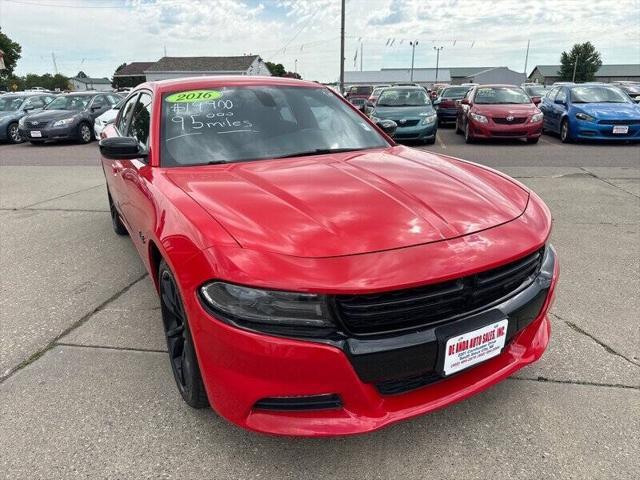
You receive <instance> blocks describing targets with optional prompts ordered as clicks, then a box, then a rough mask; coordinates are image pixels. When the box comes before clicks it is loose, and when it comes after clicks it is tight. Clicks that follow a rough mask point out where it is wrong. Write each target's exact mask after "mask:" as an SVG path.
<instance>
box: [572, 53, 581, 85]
mask: <svg viewBox="0 0 640 480" xmlns="http://www.w3.org/2000/svg"><path fill="white" fill-rule="evenodd" d="M578 58H579V55H576V60H575V62H574V64H573V77H572V78H571V81H572V82H575V81H576V69H577V68H578Z"/></svg>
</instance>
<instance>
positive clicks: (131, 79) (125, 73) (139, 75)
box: [113, 62, 156, 87]
mask: <svg viewBox="0 0 640 480" xmlns="http://www.w3.org/2000/svg"><path fill="white" fill-rule="evenodd" d="M154 63H156V62H131V63H128V64H127V65H125V66H124V67H122V68H121V69H120V70H118V71H117V72H116V73H114V74H113V83H114V85H115V86H117V87H135V86H137V85H140V84H141V83H144V82H146V80H147V79H146V76H145V74H144V72H145V70H147V69H148V68H149V67H150V66H151V65H153V64H154Z"/></svg>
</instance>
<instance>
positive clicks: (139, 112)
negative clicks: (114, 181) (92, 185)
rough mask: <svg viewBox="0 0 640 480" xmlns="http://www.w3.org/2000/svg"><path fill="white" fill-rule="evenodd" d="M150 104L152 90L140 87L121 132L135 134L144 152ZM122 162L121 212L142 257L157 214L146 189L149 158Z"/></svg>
mask: <svg viewBox="0 0 640 480" xmlns="http://www.w3.org/2000/svg"><path fill="white" fill-rule="evenodd" d="M151 108H152V95H151V92H149V91H146V90H143V91H142V92H141V93H140V95H139V97H138V99H137V101H136V104H135V106H134V108H133V111H132V113H131V119H130V121H129V122H128V125H127V130H126V132H125V135H124V136H126V137H133V138H135V139H136V140H137V141H138V145H139V147H140V150H141V151H143V152H149V144H150V133H151ZM121 165H122V172H121V178H122V183H121V185H122V193H123V197H124V198H125V199H126V200H125V202H124V204H123V206H122V208H123V210H122V213H123V215H124V216H125V217H126V219H127V222H128V223H129V226H130V227H131V230H130V231H131V233H132V237H133V238H132V240H133V243H134V244H135V245H136V247H137V248H138V250H139V251H140V253H141V254H142V258H146V256H147V248H148V247H147V239H148V237H149V233H150V232H152V231H153V229H154V225H155V214H156V209H155V207H154V203H153V200H152V198H153V196H152V195H151V193H150V191H149V185H150V180H151V167H150V166H149V164H148V158H145V157H140V158H136V159H134V160H121Z"/></svg>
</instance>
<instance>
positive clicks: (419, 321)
mask: <svg viewBox="0 0 640 480" xmlns="http://www.w3.org/2000/svg"><path fill="white" fill-rule="evenodd" d="M542 254H543V251H542V250H540V251H537V252H536V253H534V254H532V255H528V256H527V257H524V258H522V259H520V260H517V261H515V262H512V263H509V264H507V265H504V266H502V267H499V268H494V269H492V270H488V271H486V272H482V273H478V274H476V275H471V276H468V277H463V278H459V279H457V280H453V281H449V282H444V283H438V284H435V285H427V286H424V287H418V288H412V289H409V290H396V291H392V292H382V293H376V294H366V295H339V296H337V297H336V308H337V312H338V315H339V316H340V319H341V320H342V322H343V323H344V326H345V328H346V329H347V330H349V331H350V332H352V333H354V334H361V335H371V334H377V333H384V332H389V331H393V330H400V329H404V328H411V327H416V326H429V325H434V324H437V323H439V322H442V321H443V320H447V319H449V318H452V317H456V316H458V315H462V314H465V313H467V312H470V311H472V310H476V309H478V308H481V307H483V306H485V305H488V304H491V303H493V302H494V301H496V300H498V299H500V298H503V297H505V296H507V295H509V294H510V293H512V292H514V291H515V290H516V289H518V288H520V287H521V286H522V285H523V284H525V283H528V282H530V281H532V279H533V275H534V274H536V273H537V272H538V270H539V268H540V264H541V262H542Z"/></svg>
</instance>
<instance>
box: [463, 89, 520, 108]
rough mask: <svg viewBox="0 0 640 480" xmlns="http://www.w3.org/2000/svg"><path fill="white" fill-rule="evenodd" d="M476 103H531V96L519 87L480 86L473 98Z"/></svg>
mask: <svg viewBox="0 0 640 480" xmlns="http://www.w3.org/2000/svg"><path fill="white" fill-rule="evenodd" d="M474 102H475V103H478V104H487V105H496V104H498V105H499V104H514V103H515V104H520V103H531V98H530V97H529V95H527V94H526V93H525V92H524V90H522V89H521V88H520V87H480V88H478V91H477V92H476V98H475V100H474Z"/></svg>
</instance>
